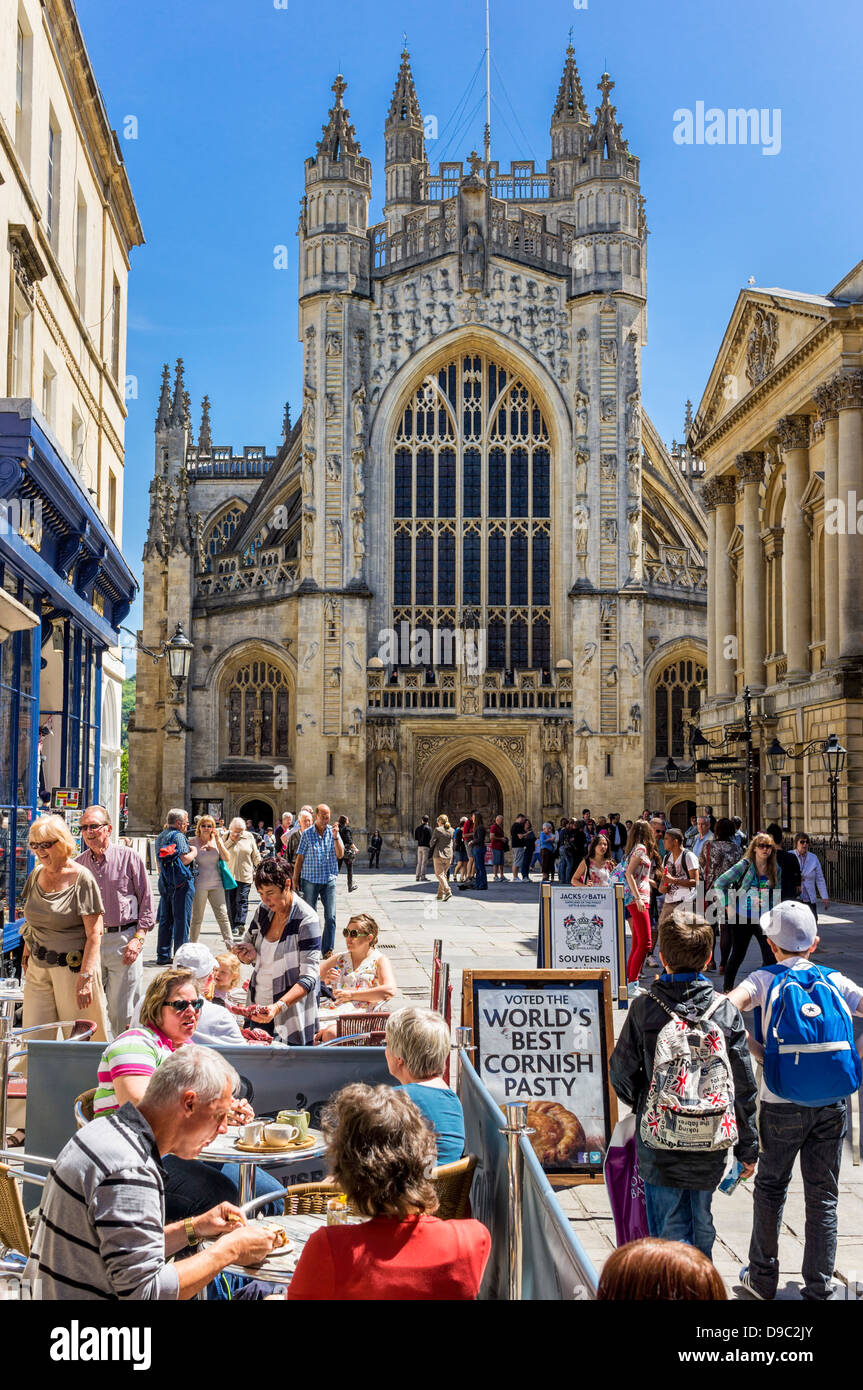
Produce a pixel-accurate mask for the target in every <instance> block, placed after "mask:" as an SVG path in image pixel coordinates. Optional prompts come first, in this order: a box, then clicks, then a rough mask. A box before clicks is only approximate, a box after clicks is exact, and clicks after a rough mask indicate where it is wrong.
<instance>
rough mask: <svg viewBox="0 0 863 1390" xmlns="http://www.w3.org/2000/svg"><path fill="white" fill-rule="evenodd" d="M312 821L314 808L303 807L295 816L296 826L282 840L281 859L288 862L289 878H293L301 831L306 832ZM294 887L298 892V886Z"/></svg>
mask: <svg viewBox="0 0 863 1390" xmlns="http://www.w3.org/2000/svg"><path fill="white" fill-rule="evenodd" d="M314 819H315V811H314V807H313V806H303V808H302V809H301V811H300V813H299V815H298V816H297V823H296V825H295V826H294V828H293V829H292V830H291V832H290V834H289V835H286V836H285V838H284V840H283V841H282V858H283V859H286V860H287V861H288V864H289V865H290V868H291V878H293V876H294V864H295V863H296V859H297V850H298V849H299V846H300V840H301V839H302V835H303V831H304V830H308V828H309V826H310V825H311V824H312V821H313V820H314ZM296 887H297V889H298V890H299V884H297V885H296Z"/></svg>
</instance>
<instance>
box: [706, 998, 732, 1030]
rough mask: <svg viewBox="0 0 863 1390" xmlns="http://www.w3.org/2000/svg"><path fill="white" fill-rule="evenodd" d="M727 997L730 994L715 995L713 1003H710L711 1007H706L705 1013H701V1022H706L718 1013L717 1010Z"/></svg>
mask: <svg viewBox="0 0 863 1390" xmlns="http://www.w3.org/2000/svg"><path fill="white" fill-rule="evenodd" d="M727 998H728V996H727V995H726V994H717V995H716V996H715V997H714V1000H713V1003H712V1004H711V1005H710V1008H709V1009H705V1011H704V1013H703V1014H702V1015H701V1019H700V1022H701V1023H706V1021H707V1020H708V1019H709V1018H712V1017H713V1015H714V1014H715V1013H716V1010H717V1009H718V1008H719V1005H720V1004H724V1003H725V1001H726V999H727ZM718 1026H719V1025H718V1024H717V1027H718Z"/></svg>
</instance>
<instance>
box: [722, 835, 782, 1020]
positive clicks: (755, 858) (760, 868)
mask: <svg viewBox="0 0 863 1390" xmlns="http://www.w3.org/2000/svg"><path fill="white" fill-rule="evenodd" d="M713 887H714V889H715V890H716V897H717V899H718V902H719V904H720V906H721V907H722V908H723V909H724V911H725V914H726V917H727V919H728V922H729V924H730V930H731V951H730V952H729V955H728V960H727V961H726V964H725V975H724V977H723V980H722V992H723V994H728V993H729V992H730V991H731V990H732V989H733V988H734V981H735V980H736V979H737V972H738V970H739V969H740V967H741V965H742V964H743V961H744V959H745V957H746V951H747V949H748V947H749V943H750V941H751V940H752V938H753V936H754V937H755V939H756V941H757V942H758V946H759V949H760V951H761V963H762V965H773V964H774V958H773V954H772V952H771V950H770V947H769V946H768V944H767V939H766V937H765V935H764V932H763V931H762V930H761V927H760V925H759V923H760V919H761V917H762V916H763V915H764V913H765V912H769V911H770V909H771V908H772V907H775V906H776V905H777V904H778V903H779V901H780V898H781V894H782V870H781V867H780V865H779V864H778V862H777V858H776V845H775V844H774V842H773V839H772V838H771V836H770V835H766V834H763V833H762V834H759V835H753V837H752V839H751V840H750V842H749V848H748V849H747V850H746V853H745V854H744V856H743V858H742V859H740V860H738V862H737V863H736V864H732V866H731V868H730V869H726V870H725V873H724V874H720V875H719V877H718V878H717V879H715V880H714V883H713Z"/></svg>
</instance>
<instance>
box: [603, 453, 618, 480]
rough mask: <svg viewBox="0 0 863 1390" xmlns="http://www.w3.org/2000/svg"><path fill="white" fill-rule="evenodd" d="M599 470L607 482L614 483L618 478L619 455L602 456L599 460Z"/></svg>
mask: <svg viewBox="0 0 863 1390" xmlns="http://www.w3.org/2000/svg"><path fill="white" fill-rule="evenodd" d="M599 469H600V472H601V473H602V476H603V478H604V479H605V480H606V482H613V481H614V479H615V478H616V477H617V455H616V454H602V455H601V456H600V460H599Z"/></svg>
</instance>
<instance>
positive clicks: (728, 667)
mask: <svg viewBox="0 0 863 1390" xmlns="http://www.w3.org/2000/svg"><path fill="white" fill-rule="evenodd" d="M713 497H714V503H715V506H716V522H715V526H716V531H715V542H714V546H715V556H716V563H715V568H714V570H713V586H714V588H715V590H716V603H715V605H714V610H713V611H714V627H713V638H712V650H713V660H714V664H715V673H716V674H715V677H714V694H715V695H716V698H717V699H719V700H722V699H731V697H732V696H733V695H734V693H735V689H736V673H737V650H736V646H735V641H736V638H737V605H736V602H735V598H736V595H735V588H734V574H733V573H732V570H731V561H730V559H729V558H728V554H727V551H728V547H729V545H730V544H731V537H732V535H733V534H734V503H735V500H736V497H737V481H736V479H735V477H734V474H733V473H726V474H724V475H723V477H721V478H716V479H715V480H714V482H713ZM731 639H734V641H732V640H731Z"/></svg>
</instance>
